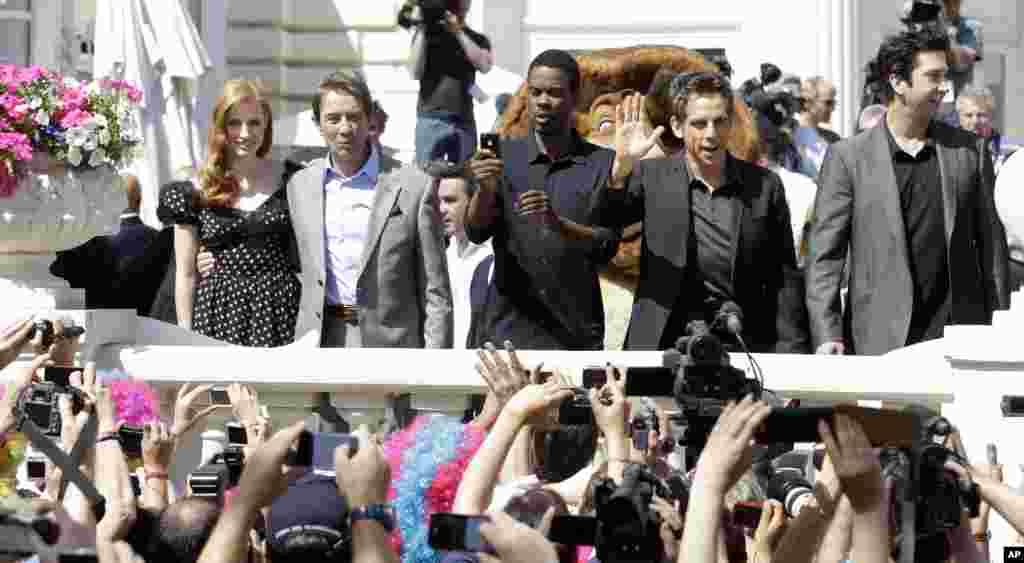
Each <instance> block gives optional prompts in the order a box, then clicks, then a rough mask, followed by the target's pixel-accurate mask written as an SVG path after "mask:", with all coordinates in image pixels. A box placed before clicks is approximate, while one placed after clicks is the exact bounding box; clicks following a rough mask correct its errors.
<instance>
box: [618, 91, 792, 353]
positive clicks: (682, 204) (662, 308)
mask: <svg viewBox="0 0 1024 563" xmlns="http://www.w3.org/2000/svg"><path fill="white" fill-rule="evenodd" d="M669 94H670V97H671V100H672V116H671V118H670V119H669V126H670V127H671V128H672V132H673V133H674V134H675V135H676V136H677V137H678V138H680V139H682V140H683V141H684V143H685V149H684V150H682V151H680V152H679V153H678V154H677V155H676V156H674V157H673V158H667V159H652V160H641V157H642V156H643V155H645V154H647V151H649V150H650V148H651V147H652V146H653V145H654V143H655V142H656V141H657V138H658V136H659V135H661V133H662V130H663V128H662V127H658V128H657V129H656V130H655V131H653V132H652V133H648V132H647V131H646V129H645V128H644V126H643V122H642V118H641V113H642V112H641V107H642V104H643V97H642V96H640V95H634V96H631V97H630V98H628V99H627V100H626V101H625V102H623V104H622V105H620V107H619V109H618V110H617V111H616V135H615V160H614V163H613V166H612V175H611V178H609V181H608V184H607V187H606V188H605V189H603V190H602V191H601V194H600V198H599V201H598V223H599V224H601V225H605V226H611V227H615V228H621V227H622V226H624V225H629V224H632V223H635V222H637V221H643V224H644V230H643V235H642V236H643V237H644V240H643V245H642V253H641V256H640V281H639V284H638V286H637V290H636V301H635V303H634V305H633V314H632V318H631V320H630V326H629V331H628V334H627V336H626V345H625V348H626V349H628V350H664V349H667V348H670V347H674V346H675V343H676V339H677V338H679V337H680V336H683V335H685V334H686V327H687V325H688V324H689V323H691V322H693V321H705V322H708V323H709V324H710V323H712V322H713V321H714V318H715V316H716V313H717V312H718V311H719V309H720V307H721V306H722V304H724V303H725V302H728V301H731V302H734V303H735V304H737V305H739V307H740V308H741V309H742V310H743V316H744V327H743V338H744V340H745V341H746V344H747V345H748V347H749V348H750V350H751V351H755V352H773V351H775V352H803V351H806V350H807V349H808V348H807V341H806V331H805V330H804V329H803V326H802V323H801V322H800V317H801V315H800V311H802V309H803V304H802V303H801V297H800V295H799V293H793V291H797V292H798V291H799V277H798V274H797V272H796V258H795V256H796V255H795V253H794V251H793V230H792V226H791V224H790V219H789V206H788V205H787V203H786V195H785V190H784V189H783V186H782V181H781V180H780V179H779V176H778V175H777V174H775V173H774V172H772V171H770V170H768V169H766V168H763V167H760V166H757V165H754V164H751V163H749V162H745V161H743V160H740V159H738V158H736V157H734V156H733V155H731V154H730V153H729V151H728V150H727V149H726V147H727V146H728V143H729V139H730V137H731V133H732V126H733V117H734V114H733V112H734V100H733V89H732V86H731V85H730V84H729V81H728V80H727V79H726V78H725V77H724V76H722V75H720V74H717V73H710V72H697V73H687V74H682V75H679V76H677V77H676V78H674V79H673V81H672V84H671V87H670V92H669Z"/></svg>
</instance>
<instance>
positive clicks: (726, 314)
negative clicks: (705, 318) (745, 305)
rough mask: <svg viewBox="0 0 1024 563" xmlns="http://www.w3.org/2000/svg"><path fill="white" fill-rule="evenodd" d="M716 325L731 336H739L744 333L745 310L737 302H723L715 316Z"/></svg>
mask: <svg viewBox="0 0 1024 563" xmlns="http://www.w3.org/2000/svg"><path fill="white" fill-rule="evenodd" d="M715 324H716V325H718V326H719V327H721V328H724V329H725V330H726V331H727V332H729V334H735V335H739V334H740V333H742V332H743V309H740V306H739V305H737V304H736V302H735V301H725V302H723V303H722V305H721V306H720V307H719V308H718V313H717V314H715Z"/></svg>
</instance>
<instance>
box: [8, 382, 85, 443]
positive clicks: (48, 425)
mask: <svg viewBox="0 0 1024 563" xmlns="http://www.w3.org/2000/svg"><path fill="white" fill-rule="evenodd" d="M61 394H68V395H71V412H73V413H75V414H78V412H79V411H81V410H82V407H83V406H84V405H85V402H84V401H83V397H82V392H81V391H79V390H78V389H75V388H74V387H68V386H65V385H59V384H57V383H33V384H32V385H31V386H29V388H28V389H27V390H26V391H25V392H24V393H23V394H22V395H21V397H20V398H19V399H18V404H17V408H16V412H17V413H18V429H19V430H20V429H21V427H22V426H23V425H24V424H25V422H26V421H32V422H33V423H34V424H35V425H36V426H38V427H39V429H40V430H42V431H43V433H44V434H46V435H47V436H60V430H61V418H60V409H59V408H58V407H57V401H58V399H59V397H60V395H61Z"/></svg>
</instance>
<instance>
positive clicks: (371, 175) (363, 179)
mask: <svg viewBox="0 0 1024 563" xmlns="http://www.w3.org/2000/svg"><path fill="white" fill-rule="evenodd" d="M327 162H328V166H329V167H328V169H327V171H326V172H325V173H324V183H323V185H324V253H325V256H324V265H325V266H326V268H327V284H326V286H327V287H326V299H327V303H328V304H329V305H357V304H358V303H357V301H356V282H358V281H359V280H358V279H357V276H358V275H359V270H360V268H362V259H363V247H364V246H366V239H367V236H368V233H367V231H368V230H369V226H370V214H371V212H372V211H373V196H374V193H375V190H376V188H377V177H378V176H379V175H380V155H379V154H378V152H377V148H376V147H372V148H371V152H370V158H368V159H367V160H366V164H364V165H363V167H362V168H360V169H359V171H357V172H356V173H355V174H354V175H352V176H348V177H344V176H342V175H341V174H339V173H338V172H337V171H336V170H335V169H334V155H333V154H331V155H330V156H328V159H327Z"/></svg>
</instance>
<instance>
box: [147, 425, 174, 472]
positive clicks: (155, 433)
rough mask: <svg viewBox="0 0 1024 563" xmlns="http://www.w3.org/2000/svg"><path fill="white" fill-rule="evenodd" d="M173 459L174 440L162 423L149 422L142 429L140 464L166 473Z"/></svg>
mask: <svg viewBox="0 0 1024 563" xmlns="http://www.w3.org/2000/svg"><path fill="white" fill-rule="evenodd" d="M173 457H174V438H173V437H172V436H171V433H170V432H169V431H168V430H167V425H165V424H164V423H162V422H150V423H147V424H146V425H145V426H144V427H143V428H142V464H143V465H144V466H145V467H146V468H151V469H159V470H162V471H166V470H167V468H168V467H170V466H171V460H172V459H173Z"/></svg>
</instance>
